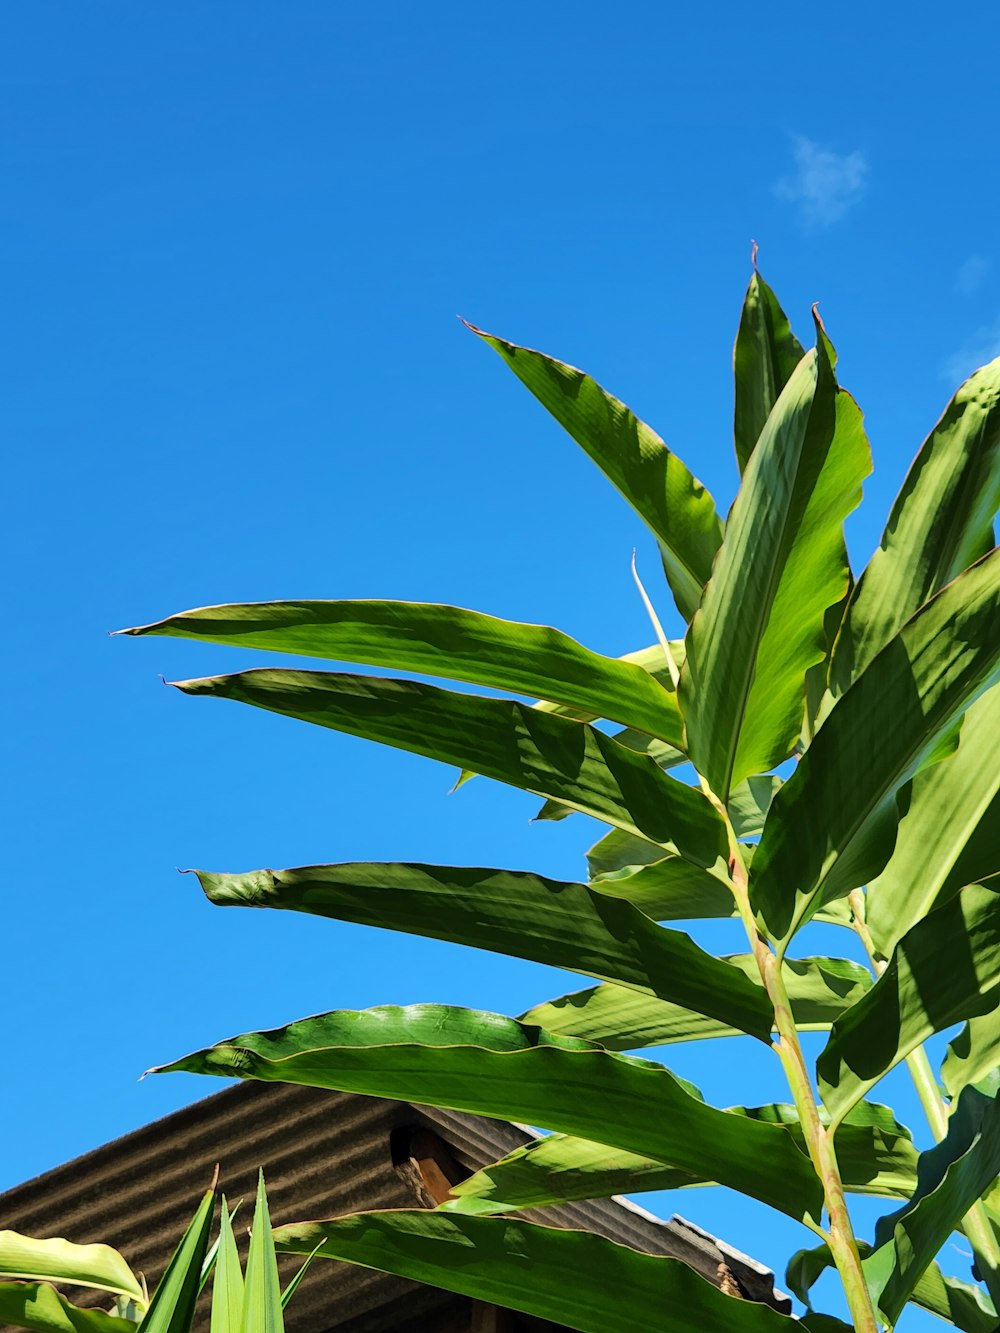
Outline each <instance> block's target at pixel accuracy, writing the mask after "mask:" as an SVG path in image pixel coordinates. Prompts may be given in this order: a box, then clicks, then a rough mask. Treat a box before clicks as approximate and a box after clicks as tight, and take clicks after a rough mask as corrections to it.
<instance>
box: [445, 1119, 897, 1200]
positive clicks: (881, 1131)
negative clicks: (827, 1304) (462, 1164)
mask: <svg viewBox="0 0 1000 1333" xmlns="http://www.w3.org/2000/svg"><path fill="white" fill-rule="evenodd" d="M730 1114H736V1115H745V1116H746V1117H747V1118H748V1119H750V1120H761V1121H766V1122H768V1123H770V1124H780V1125H784V1126H785V1127H786V1130H787V1132H788V1134H789V1136H790V1137H791V1138H793V1139H794V1140H795V1142H796V1143H798V1144H799V1145H800V1146H802V1144H803V1136H802V1134H801V1131H800V1128H799V1123H798V1114H797V1112H796V1111H795V1108H794V1107H792V1106H776V1105H771V1106H761V1107H750V1108H744V1107H733V1108H731V1110H730ZM835 1142H836V1147H837V1159H838V1162H839V1165H840V1170H841V1175H842V1178H843V1182H844V1186H845V1188H846V1189H848V1190H850V1191H852V1192H853V1193H857V1194H874V1195H882V1196H888V1197H894V1198H908V1197H909V1195H910V1193H911V1191H912V1190H913V1187H914V1185H915V1184H916V1164H917V1152H916V1149H915V1148H914V1146H913V1143H912V1141H911V1139H910V1135H909V1131H908V1130H906V1129H905V1128H904V1127H903V1126H902V1125H900V1124H898V1123H897V1121H896V1120H895V1118H894V1117H893V1115H892V1113H891V1112H890V1111H889V1110H888V1109H887V1108H886V1107H884V1106H871V1105H869V1104H868V1103H863V1104H862V1105H861V1106H858V1107H855V1109H854V1112H853V1113H852V1115H851V1117H849V1118H848V1121H847V1122H846V1123H845V1124H843V1125H841V1126H840V1128H839V1130H838V1131H837V1134H836V1137H835ZM712 1183H713V1182H712V1181H711V1180H706V1179H704V1178H703V1177H699V1176H694V1175H692V1174H691V1173H690V1172H684V1171H679V1170H677V1169H676V1168H675V1167H669V1166H664V1165H663V1163H662V1162H658V1161H656V1160H655V1158H652V1157H645V1156H643V1155H642V1154H641V1153H630V1152H626V1151H623V1150H622V1149H621V1148H612V1147H608V1146H607V1145H606V1144H601V1143H593V1142H589V1141H587V1140H585V1139H578V1138H573V1137H572V1136H569V1135H565V1134H552V1135H549V1136H548V1137H546V1138H542V1139H539V1140H537V1142H535V1143H529V1144H527V1145H526V1146H525V1147H523V1148H518V1149H516V1150H515V1151H514V1152H512V1153H510V1154H509V1155H508V1156H507V1157H505V1158H503V1159H502V1161H500V1162H496V1163H494V1164H493V1165H492V1166H487V1167H484V1168H483V1169H482V1170H480V1171H477V1172H476V1173H475V1174H474V1175H472V1176H470V1177H469V1178H468V1179H467V1180H463V1181H462V1182H461V1183H460V1184H458V1185H456V1186H454V1187H453V1189H452V1195H453V1198H452V1199H451V1200H450V1201H449V1202H448V1203H446V1204H444V1205H443V1208H444V1210H445V1211H447V1212H460V1213H473V1214H478V1213H491V1212H493V1213H495V1212H503V1211H508V1210H516V1209H521V1208H535V1207H543V1206H546V1205H552V1204H559V1203H566V1202H570V1201H572V1200H577V1199H597V1198H606V1197H607V1196H608V1195H614V1194H638V1193H642V1192H644V1191H650V1190H667V1189H685V1188H688V1187H690V1186H696V1185H711V1184H712Z"/></svg>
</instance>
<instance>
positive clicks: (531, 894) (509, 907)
mask: <svg viewBox="0 0 1000 1333" xmlns="http://www.w3.org/2000/svg"><path fill="white" fill-rule="evenodd" d="M196 873H197V875H198V879H199V880H200V882H201V886H202V888H203V889H204V891H205V893H206V895H207V897H208V898H209V900H210V901H211V902H213V903H216V904H217V905H219V906H222V907H271V908H278V909H281V910H285V911H293V912H307V913H310V914H312V915H314V916H323V917H329V918H331V919H333V920H337V921H353V922H356V923H358V924H361V925H367V926H382V927H386V928H388V929H390V930H401V931H405V932H407V933H408V934H412V935H425V936H429V937H430V938H432V939H445V940H450V941H452V942H453V943H456V944H466V945H472V946H474V947H477V948H481V949H492V950H493V951H494V952H497V953H505V954H511V955H512V956H513V957H515V958H528V959H531V960H532V961H533V962H537V963H546V964H548V965H549V966H551V967H563V968H567V969H569V970H570V971H573V972H583V973H584V974H585V975H587V976H593V977H602V978H605V979H607V980H612V981H620V982H623V983H624V984H625V985H626V986H629V987H635V988H637V989H638V990H639V991H642V992H644V993H646V994H647V995H652V996H657V997H658V998H659V999H660V1000H664V1001H670V1002H672V1003H673V1004H674V1005H675V1006H677V1007H679V1006H681V1005H684V1006H685V1007H686V1008H688V1009H692V1010H696V1011H697V1013H698V1014H706V1015H709V1016H710V1017H711V1018H712V1019H714V1020H715V1021H717V1022H722V1023H724V1024H730V1025H733V1026H736V1027H738V1028H739V1029H740V1030H741V1031H744V1032H750V1033H752V1034H753V1035H754V1036H757V1037H759V1038H760V1039H761V1040H762V1041H767V1040H768V1039H769V1036H770V1031H771V1024H772V1021H773V1016H774V1015H773V1010H772V1007H771V1004H770V1002H769V1001H768V1000H767V997H766V995H765V994H764V991H763V989H762V988H761V986H760V985H759V984H755V982H754V981H753V980H752V979H751V974H750V971H749V969H748V968H746V967H740V966H739V965H737V966H735V967H731V966H730V965H729V963H728V962H725V961H723V960H721V959H717V958H714V957H713V956H712V955H711V954H708V953H705V952H704V950H702V949H700V948H699V947H698V946H697V945H696V944H695V943H694V941H693V940H692V939H691V938H690V936H688V935H685V934H683V933H682V932H681V931H677V930H665V929H664V928H663V927H662V926H658V925H656V923H655V922H653V921H650V920H649V918H648V917H646V916H644V915H643V913H642V912H640V911H638V910H637V909H636V908H635V907H633V906H632V904H631V903H629V902H626V901H624V900H623V899H620V898H609V897H607V896H605V895H604V894H601V893H597V892H594V891H593V890H592V889H589V888H587V887H586V886H585V885H583V884H566V883H562V882H560V881H557V880H551V879H543V878H542V877H541V876H540V875H531V874H524V873H518V872H515V871H510V870H477V869H466V868H460V867H457V866H430V865H413V864H399V863H360V864H347V865H331V866H302V867H299V868H298V869H294V870H254V871H250V872H249V873H248V874H243V875H214V874H209V873H208V872H206V871H201V870H199V871H197V872H196Z"/></svg>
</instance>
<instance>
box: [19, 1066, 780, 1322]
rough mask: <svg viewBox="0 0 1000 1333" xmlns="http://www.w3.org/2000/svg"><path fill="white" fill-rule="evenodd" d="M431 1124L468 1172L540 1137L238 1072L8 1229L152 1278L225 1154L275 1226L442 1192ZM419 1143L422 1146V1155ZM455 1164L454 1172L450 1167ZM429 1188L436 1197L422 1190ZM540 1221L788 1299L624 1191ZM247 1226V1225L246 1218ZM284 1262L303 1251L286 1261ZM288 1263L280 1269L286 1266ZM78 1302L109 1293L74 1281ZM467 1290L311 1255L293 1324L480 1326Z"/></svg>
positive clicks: (233, 1179)
mask: <svg viewBox="0 0 1000 1333" xmlns="http://www.w3.org/2000/svg"><path fill="white" fill-rule="evenodd" d="M419 1131H423V1132H424V1133H423V1136H422V1137H423V1139H424V1141H426V1140H427V1137H428V1132H429V1134H430V1136H431V1139H432V1141H434V1136H436V1141H438V1142H439V1143H440V1144H442V1145H443V1152H444V1155H445V1158H447V1160H448V1161H450V1162H452V1164H453V1166H454V1165H455V1164H457V1169H458V1171H459V1173H460V1174H466V1173H468V1172H471V1171H474V1170H477V1169H478V1168H480V1167H482V1166H485V1165H487V1164H489V1163H490V1162H494V1161H496V1160H497V1159H498V1158H500V1157H502V1156H504V1155H505V1154H506V1153H508V1152H510V1151H512V1150H513V1149H514V1148H516V1147H519V1146H521V1145H522V1144H524V1143H528V1142H530V1141H531V1140H532V1138H533V1137H534V1136H533V1135H532V1134H531V1132H530V1131H528V1130H527V1129H525V1128H523V1127H522V1126H518V1125H513V1124H510V1123H508V1122H506V1121H498V1120H487V1119H484V1118H482V1117H479V1116H474V1115H468V1114H466V1113H463V1112H455V1111H442V1110H438V1109H435V1108H431V1107H425V1106H418V1105H416V1104H414V1103H410V1102H392V1101H386V1100H384V1099H382V1098H376V1097H362V1096H357V1095H355V1094H346V1093H336V1092H326V1091H321V1090H318V1089H314V1088H305V1087H298V1086H293V1085H289V1084H267V1083H252V1082H247V1083H241V1084H239V1085H237V1086H235V1087H231V1088H228V1089H226V1090H225V1091H224V1092H220V1093H217V1094H216V1095H215V1096H212V1097H208V1098H206V1099H204V1100H203V1101H199V1102H195V1103H194V1104H193V1105H191V1106H188V1107H186V1108H184V1109H183V1110H181V1111H177V1112H175V1113H174V1114H173V1115H169V1116H166V1117H165V1118H164V1119H162V1120H157V1121H154V1122H153V1123H152V1124H149V1125H146V1126H144V1127H143V1128H142V1129H138V1130H136V1131H135V1132H134V1133H131V1134H128V1135H126V1136H125V1137H124V1138H120V1139H117V1140H115V1141H113V1142H111V1143H108V1144H105V1145H104V1146H103V1147H101V1148H97V1149H95V1150H94V1151H93V1152H90V1153H87V1154H85V1155H84V1156H82V1157H78V1158H77V1159H76V1160H75V1161H71V1162H67V1163H66V1164H65V1165H63V1166H59V1167H56V1168H55V1170H53V1171H49V1172H47V1173H46V1174H44V1175H42V1176H38V1177H37V1178H36V1179H34V1180H30V1181H27V1182H26V1183H25V1184H23V1185H19V1186H16V1187H15V1188H14V1189H12V1190H9V1191H8V1192H7V1193H5V1194H2V1195H0V1228H10V1229H12V1230H15V1231H20V1232H23V1233H24V1234H26V1235H31V1236H52V1235H61V1236H66V1237H68V1238H69V1239H70V1240H73V1241H77V1242H80V1243H89V1242H93V1241H104V1242H106V1243H107V1244H110V1245H114V1246H115V1247H116V1248H117V1249H119V1250H121V1251H122V1253H123V1254H124V1255H125V1257H126V1259H127V1260H128V1261H129V1263H130V1264H131V1265H132V1267H133V1268H134V1269H135V1270H136V1271H141V1272H143V1273H145V1274H146V1277H147V1280H148V1282H149V1284H150V1287H151V1288H152V1286H153V1285H155V1282H156V1281H157V1280H158V1279H159V1277H160V1275H161V1274H162V1272H163V1270H164V1268H165V1267H166V1264H167V1262H168V1260H169V1258H170V1255H171V1254H172V1252H173V1249H174V1247H175V1246H176V1244H177V1242H178V1240H179V1239H180V1236H181V1233H182V1232H183V1230H184V1227H185V1226H186V1225H187V1223H188V1221H189V1220H190V1217H191V1215H192V1213H193V1212H194V1209H195V1206H196V1204H197V1201H198V1199H199V1197H200V1196H201V1194H202V1193H203V1192H204V1190H205V1189H206V1188H207V1187H208V1185H209V1183H210V1181H211V1179H212V1174H213V1171H214V1169H215V1165H216V1163H218V1164H219V1166H220V1170H221V1174H220V1182H219V1186H220V1189H221V1190H222V1191H223V1192H224V1193H225V1194H226V1195H227V1197H228V1199H229V1201H230V1205H232V1203H233V1202H235V1201H236V1200H238V1199H245V1200H247V1203H246V1204H244V1208H246V1207H248V1206H249V1204H250V1201H251V1200H252V1198H253V1194H254V1190H255V1187H256V1177H257V1170H258V1167H263V1169H264V1175H265V1177H266V1180H267V1190H268V1199H269V1204H270V1211H271V1217H272V1220H273V1221H274V1222H275V1224H281V1223H284V1222H296V1221H304V1220H308V1219H315V1218H324V1217H335V1216H339V1215H341V1214H344V1213H350V1212H358V1211H363V1210H369V1209H378V1208H412V1207H414V1205H415V1204H418V1202H421V1201H422V1202H424V1203H427V1202H430V1201H432V1200H433V1197H434V1194H435V1186H434V1183H433V1181H430V1182H425V1184H426V1188H424V1184H422V1181H421V1171H423V1172H424V1173H425V1174H426V1165H424V1166H423V1167H421V1165H420V1163H419V1161H417V1160H413V1159H411V1149H410V1144H411V1143H412V1142H413V1141H414V1140H413V1135H414V1134H416V1133H417V1132H419ZM423 1155H424V1154H423V1151H422V1150H421V1151H420V1152H417V1153H415V1154H414V1157H421V1156H423ZM446 1169H447V1168H446ZM418 1195H430V1198H427V1197H424V1198H422V1199H418V1197H417V1196H418ZM530 1216H531V1217H532V1219H534V1220H537V1221H539V1222H547V1223H549V1224H552V1225H558V1226H562V1227H573V1228H579V1229H585V1230H589V1231H593V1232H596V1233H598V1234H599V1235H603V1236H606V1237H607V1238H608V1239H611V1240H616V1241H619V1242H621V1243H623V1244H626V1245H630V1246H632V1247H633V1248H635V1249H638V1250H644V1251H646V1252H648V1253H650V1254H662V1255H670V1256H673V1257H676V1258H679V1259H682V1260H684V1261H685V1262H686V1263H688V1264H689V1265H691V1266H692V1267H693V1268H695V1269H696V1270H697V1271H698V1272H700V1273H701V1274H702V1275H703V1276H704V1277H706V1278H707V1279H708V1280H709V1281H711V1282H713V1283H714V1284H715V1285H716V1286H722V1287H724V1288H725V1289H727V1290H730V1291H734V1290H737V1291H738V1292H739V1293H740V1294H742V1295H743V1296H745V1297H746V1298H747V1299H750V1300H757V1301H766V1302H767V1303H768V1304H770V1305H773V1306H775V1307H776V1308H777V1309H780V1310H782V1311H784V1312H786V1313H787V1312H789V1311H790V1303H789V1302H788V1299H787V1297H784V1296H782V1295H781V1294H780V1293H777V1292H775V1290H774V1277H773V1274H772V1273H771V1272H770V1271H769V1270H768V1269H766V1268H764V1267H763V1266H762V1265H760V1264H758V1263H756V1262H755V1261H754V1260H752V1259H750V1258H748V1257H747V1256H746V1255H743V1254H741V1253H739V1252H738V1251H736V1250H733V1249H731V1248H730V1247H729V1246H727V1245H726V1244H725V1243H724V1242H722V1241H719V1240H716V1239H715V1237H713V1236H710V1235H708V1234H707V1233H706V1232H703V1231H701V1230H700V1229H699V1228H698V1227H695V1226H692V1225H691V1224H690V1223H688V1222H685V1221H684V1220H683V1219H681V1218H678V1217H674V1218H672V1219H671V1220H670V1221H666V1222H665V1221H661V1220H660V1219H658V1218H656V1217H654V1216H653V1215H652V1214H651V1213H648V1212H646V1211H645V1210H643V1209H641V1208H638V1207H636V1206H635V1205H634V1204H631V1203H629V1202H627V1201H625V1200H622V1199H620V1200H607V1199H605V1200H594V1201H591V1202H586V1203H573V1204H565V1205H561V1206H560V1207H558V1208H538V1209H532V1210H531V1214H530ZM237 1230H238V1231H244V1230H245V1227H240V1226H239V1225H237ZM281 1263H282V1264H287V1268H288V1274H289V1275H290V1273H291V1272H292V1271H294V1270H295V1268H296V1267H297V1261H296V1260H294V1259H293V1258H288V1259H287V1260H285V1259H282V1260H281ZM284 1276H285V1274H284V1273H283V1277H284ZM73 1299H74V1300H78V1301H79V1303H80V1304H87V1303H88V1299H89V1302H90V1303H91V1304H105V1305H106V1304H107V1300H106V1298H101V1297H100V1296H96V1297H95V1296H94V1294H93V1293H87V1294H86V1295H84V1293H73ZM469 1306H470V1303H469V1302H468V1301H466V1300H465V1299H464V1298H462V1297H458V1296H454V1295H452V1294H450V1293H447V1292H442V1291H438V1290H436V1289H434V1288H431V1287H426V1286H420V1285H418V1284H416V1283H412V1282H408V1281H404V1280H402V1279H400V1278H396V1277H392V1276H388V1275H386V1274H382V1273H377V1272H374V1271H373V1270H369V1269H362V1268H358V1267H355V1266H352V1265H349V1264H341V1263H335V1262H332V1261H327V1260H324V1261H322V1262H319V1261H317V1262H316V1263H314V1264H313V1266H312V1268H311V1269H310V1271H309V1272H308V1273H307V1275H306V1277H305V1279H304V1280H303V1282H302V1284H301V1286H300V1287H299V1289H298V1291H297V1292H296V1295H295V1298H294V1300H293V1301H292V1302H291V1304H290V1305H289V1307H288V1310H287V1311H286V1329H287V1333H332V1331H333V1330H335V1331H336V1333H376V1331H377V1333H382V1331H383V1330H389V1329H391V1330H393V1333H417V1330H423V1331H424V1333H429V1331H430V1330H434V1333H451V1330H452V1329H455V1330H460V1329H461V1330H466V1329H468V1328H469V1315H468V1310H469Z"/></svg>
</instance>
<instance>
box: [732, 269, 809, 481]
mask: <svg viewBox="0 0 1000 1333" xmlns="http://www.w3.org/2000/svg"><path fill="white" fill-rule="evenodd" d="M804 355H805V350H804V348H803V347H802V344H801V343H800V342H799V340H798V338H796V336H795V334H794V333H793V332H792V329H791V325H790V324H789V322H788V316H787V315H786V314H785V312H784V311H783V310H782V308H781V306H780V305H779V303H778V298H777V297H776V296H775V294H774V292H773V291H772V290H771V288H770V287H769V286H768V285H767V283H766V282H765V281H764V279H763V278H762V277H761V276H760V274H759V273H758V272H757V270H756V269H754V273H753V277H752V278H751V279H750V285H749V287H748V288H747V294H746V296H745V298H744V300H743V310H742V313H741V314H740V327H739V331H738V333H737V334H736V346H735V347H734V349H733V370H734V372H735V375H736V409H735V412H734V420H733V436H734V439H735V442H736V461H737V462H738V463H739V467H740V472H741V473H742V472H745V471H746V466H747V463H748V462H749V460H750V455H751V454H752V453H753V451H754V447H755V446H756V444H757V441H758V439H759V438H760V433H761V431H762V430H763V429H764V426H765V424H766V422H767V419H768V417H769V416H770V415H771V409H772V408H773V407H774V405H775V403H776V402H777V401H778V398H779V396H780V395H781V391H782V389H783V388H784V387H785V385H786V384H787V383H788V381H789V380H790V379H791V377H792V373H793V371H794V370H795V367H796V366H797V365H798V364H799V362H800V361H801V360H802V358H803V356H804Z"/></svg>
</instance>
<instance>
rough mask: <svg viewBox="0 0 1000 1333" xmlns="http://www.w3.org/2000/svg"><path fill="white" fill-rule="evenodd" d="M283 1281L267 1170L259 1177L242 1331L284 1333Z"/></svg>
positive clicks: (250, 1332) (248, 1256)
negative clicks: (269, 1198) (279, 1277)
mask: <svg viewBox="0 0 1000 1333" xmlns="http://www.w3.org/2000/svg"><path fill="white" fill-rule="evenodd" d="M281 1311H282V1304H281V1283H280V1281H279V1280H278V1261H277V1258H276V1255H275V1249H274V1235H273V1233H272V1231H271V1219H270V1217H269V1216H268V1211H267V1193H266V1191H265V1189H264V1173H263V1171H261V1172H260V1174H259V1175H258V1178H257V1203H256V1205H255V1207H254V1214H253V1231H252V1232H251V1234H250V1252H249V1254H248V1255H247V1277H246V1288H245V1290H244V1294H243V1322H242V1324H241V1325H240V1333H282V1330H283V1329H284V1326H285V1325H284V1320H283V1317H282V1313H281Z"/></svg>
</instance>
